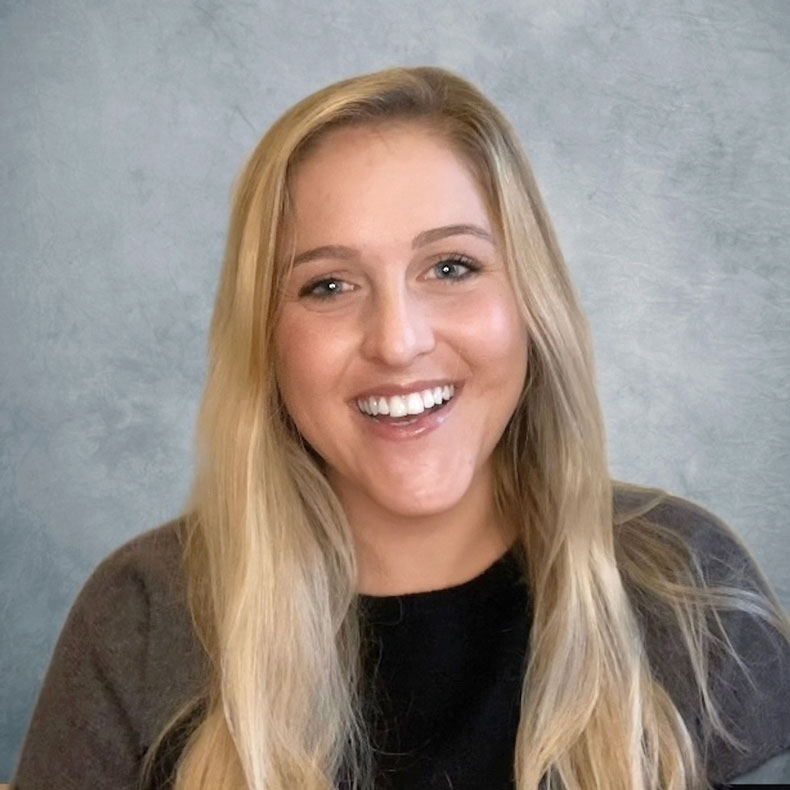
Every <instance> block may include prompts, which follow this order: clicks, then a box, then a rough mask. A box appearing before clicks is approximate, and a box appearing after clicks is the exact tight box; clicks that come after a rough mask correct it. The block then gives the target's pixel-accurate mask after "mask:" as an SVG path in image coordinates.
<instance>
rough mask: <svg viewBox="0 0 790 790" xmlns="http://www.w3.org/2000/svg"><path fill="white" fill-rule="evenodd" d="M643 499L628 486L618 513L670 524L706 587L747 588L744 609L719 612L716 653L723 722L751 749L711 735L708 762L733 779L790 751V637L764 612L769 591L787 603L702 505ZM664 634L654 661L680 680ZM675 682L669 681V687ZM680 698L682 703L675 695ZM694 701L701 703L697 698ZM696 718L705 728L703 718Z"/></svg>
mask: <svg viewBox="0 0 790 790" xmlns="http://www.w3.org/2000/svg"><path fill="white" fill-rule="evenodd" d="M654 493H655V492H654ZM640 501H642V502H646V501H647V499H646V495H642V496H641V499H640V495H639V494H638V492H636V491H633V490H626V491H624V492H622V493H621V494H620V495H619V497H618V494H617V491H616V493H615V513H616V514H617V512H618V509H619V511H621V512H622V511H625V512H632V511H633V512H636V513H637V514H638V515H644V516H645V517H646V518H647V519H649V520H650V521H651V522H654V523H657V524H659V525H661V526H662V527H665V528H668V529H670V530H671V531H672V532H673V533H676V534H678V535H679V536H681V537H682V538H683V539H684V542H685V543H686V545H687V546H688V547H689V549H690V550H691V551H692V553H693V554H694V557H695V559H696V562H697V563H698V566H699V569H700V571H701V573H702V575H703V577H704V580H705V584H706V585H707V586H710V587H719V586H721V587H731V588H736V589H737V590H739V591H741V592H742V593H745V595H743V596H739V597H740V598H741V601H742V602H743V603H744V604H745V608H744V609H743V610H741V609H721V608H719V609H717V614H718V618H719V623H720V628H719V626H718V625H716V626H715V627H714V633H715V635H716V636H717V638H718V639H720V640H721V641H720V642H716V643H714V645H713V649H712V650H711V652H710V655H709V661H710V667H709V678H710V690H711V692H712V695H713V699H714V701H715V703H716V705H717V707H718V709H719V712H720V714H721V716H722V722H723V724H724V725H725V727H726V728H727V729H728V730H729V731H730V732H731V733H732V734H733V735H734V736H735V737H736V738H737V739H738V740H740V741H742V742H743V745H744V750H743V751H741V750H738V749H737V748H736V747H734V746H733V745H731V744H729V743H727V742H726V741H724V740H723V739H721V738H720V737H719V736H718V735H717V734H714V735H712V736H711V737H710V738H709V739H707V740H708V745H707V753H706V755H705V761H706V764H707V766H708V771H709V776H710V779H711V781H714V782H726V781H730V780H732V779H735V778H738V777H740V776H742V775H743V774H745V773H747V772H748V771H751V770H753V769H755V768H757V767H758V766H761V765H763V764H764V763H765V762H766V761H767V760H768V759H770V758H771V757H774V756H776V755H779V754H781V753H782V752H785V751H787V750H790V640H788V638H787V637H786V636H785V635H784V634H782V633H781V631H779V630H778V629H777V628H776V627H775V626H774V625H773V624H772V623H771V622H769V621H768V620H766V619H765V618H764V617H762V616H760V614H758V612H759V611H760V609H761V608H762V607H761V605H760V602H761V601H765V597H766V596H767V597H768V598H770V599H771V600H773V601H776V602H777V603H778V604H779V606H780V607H781V603H779V602H778V601H777V599H776V598H775V593H774V591H773V589H772V587H771V584H770V582H769V581H768V579H767V578H766V576H765V574H764V573H763V571H762V569H761V568H760V566H759V563H758V561H757V559H756V558H755V556H754V554H753V552H752V551H751V549H750V548H749V547H748V546H747V544H746V543H745V542H744V540H743V539H742V538H741V537H740V536H739V535H738V534H737V533H736V532H735V531H734V530H733V529H732V528H731V527H730V526H729V525H728V524H727V523H726V522H725V521H724V520H722V519H721V518H719V517H718V516H717V515H715V514H714V513H712V512H711V511H710V510H707V509H706V508H704V507H702V506H701V505H699V504H697V503H695V502H692V501H690V500H688V499H684V498H682V497H678V496H673V495H671V494H664V495H663V496H662V497H655V496H654V497H653V500H652V504H651V505H649V506H648V507H646V508H644V507H643V508H640V506H639V503H640ZM658 633H659V632H653V637H654V638H651V633H650V632H648V645H647V647H648V651H649V652H650V653H651V660H652V662H653V663H654V665H656V664H659V663H660V664H664V666H663V667H662V671H660V672H659V675H661V676H663V678H665V679H667V680H670V679H672V678H676V679H677V678H678V674H680V673H679V672H677V671H675V670H673V669H672V668H671V667H667V666H666V664H665V663H664V660H667V661H669V662H675V666H676V667H682V666H684V662H683V661H682V660H680V657H679V656H678V654H677V653H675V652H673V649H672V647H671V646H670V645H669V644H668V642H667V640H666V637H667V632H665V631H662V632H661V634H662V637H661V638H660V639H656V638H655V637H656V636H657V634H658ZM674 647H676V645H675V646H674ZM735 656H737V658H736V657H735ZM740 662H742V664H741V663H740ZM744 669H745V670H746V672H744ZM685 671H686V670H683V673H685ZM673 683H674V680H670V685H671V684H673ZM677 688H678V689H685V690H686V691H687V690H688V689H689V688H690V687H689V686H688V685H687V684H684V683H683V682H682V681H681V682H679V683H678V684H677ZM668 690H669V691H670V692H672V691H673V689H672V688H670V689H668ZM684 695H685V691H680V696H684ZM673 696H674V695H673ZM695 696H696V695H695ZM678 701H683V700H678V698H677V697H675V702H676V703H677V702H678ZM687 702H688V703H689V705H690V706H693V707H694V708H698V707H699V703H698V702H693V701H687ZM693 715H694V718H695V719H696V724H697V725H699V724H700V720H699V716H697V715H696V713H695V714H693ZM782 778H785V779H790V776H788V777H782Z"/></svg>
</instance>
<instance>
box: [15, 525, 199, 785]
mask: <svg viewBox="0 0 790 790" xmlns="http://www.w3.org/2000/svg"><path fill="white" fill-rule="evenodd" d="M183 532H184V524H183V522H182V521H180V520H179V521H174V522H171V523H169V524H165V525H163V526H161V527H158V528H156V529H153V530H150V531H148V532H145V533H143V534H142V535H140V536H138V537H136V538H134V539H133V540H131V541H129V542H128V543H126V544H124V545H123V546H121V547H120V548H119V549H117V550H116V551H114V552H113V553H112V554H111V555H110V556H109V557H107V558H106V559H105V560H103V561H102V562H101V563H100V564H99V565H98V567H97V568H96V570H95V571H94V572H93V573H92V574H91V576H90V578H89V579H88V581H87V582H86V583H85V585H84V586H83V588H82V590H81V591H80V593H79V595H78V596H77V599H76V601H75V602H74V605H73V606H72V608H71V610H70V612H69V615H68V617H67V619H66V624H65V625H64V627H63V629H62V631H61V633H60V636H59V638H58V642H57V645H56V646H55V652H54V654H53V656H52V660H51V662H50V665H49V669H48V670H47V675H46V677H45V679H44V683H43V685H42V687H41V691H40V693H39V697H38V701H37V703H36V707H35V709H34V712H33V718H32V720H31V722H30V726H29V729H28V732H27V736H26V738H25V743H24V744H23V748H22V752H21V755H20V760H19V764H18V768H17V777H16V781H17V783H18V786H19V787H20V788H26V787H51V786H52V787H54V786H56V785H57V786H60V787H64V788H71V787H75V788H76V787H88V786H89V787H95V788H104V787H107V788H109V787H113V788H126V787H129V788H131V787H133V786H135V785H136V783H137V777H138V775H139V770H140V762H139V761H140V758H141V755H142V754H144V753H145V751H146V750H147V748H148V747H149V746H150V745H151V743H152V741H153V739H154V738H156V736H157V735H158V734H159V732H160V731H161V730H162V728H163V727H164V726H165V724H166V723H167V722H168V721H169V720H170V718H171V717H172V716H173V715H174V714H176V713H177V712H178V711H179V710H180V708H181V707H182V706H183V705H185V704H186V703H187V702H189V701H190V700H192V699H193V698H194V697H195V696H197V695H198V694H199V693H200V691H201V684H202V681H203V678H204V672H205V668H206V664H205V659H204V657H203V652H202V648H201V647H200V646H199V643H198V640H197V639H196V637H195V634H194V632H193V630H192V626H191V618H190V615H189V611H188V607H187V604H186V595H185V593H186V584H185V574H184V569H183V563H182V559H181V558H182V537H183ZM52 754H60V755H62V756H63V759H62V760H61V761H60V762H57V763H56V762H53V761H52V759H51V755H52Z"/></svg>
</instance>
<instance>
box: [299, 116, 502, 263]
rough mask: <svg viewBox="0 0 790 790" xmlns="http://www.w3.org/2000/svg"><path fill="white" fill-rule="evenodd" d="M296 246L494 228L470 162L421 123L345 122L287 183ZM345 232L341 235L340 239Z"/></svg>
mask: <svg viewBox="0 0 790 790" xmlns="http://www.w3.org/2000/svg"><path fill="white" fill-rule="evenodd" d="M289 189H290V195H291V204H292V217H291V218H290V219H291V221H290V222H289V223H288V224H289V226H290V228H291V230H292V232H293V234H294V237H295V238H294V242H295V244H296V247H297V249H298V248H301V247H302V246H305V245H310V244H313V243H322V244H323V243H335V242H336V243H357V244H360V245H365V244H369V245H373V246H375V245H376V244H385V243H397V242H399V241H403V240H404V239H406V238H407V237H408V241H411V239H412V238H413V236H414V235H416V234H417V233H419V232H421V231H423V230H426V229H428V228H431V227H440V226H443V225H451V224H462V223H470V224H471V223H474V224H478V225H480V226H483V227H486V228H488V229H490V228H491V221H490V216H489V212H488V209H487V206H486V201H485V197H484V195H483V192H482V190H481V188H480V186H479V184H478V183H477V181H476V179H475V177H474V176H473V174H472V171H471V170H470V168H469V167H468V166H467V164H466V161H465V160H464V159H463V158H462V157H461V156H459V154H458V153H457V152H456V150H455V149H454V148H453V147H452V146H451V145H450V144H449V143H448V142H447V141H446V140H444V139H443V138H442V137H441V136H440V135H439V134H438V133H437V132H435V131H433V130H431V129H430V128H427V127H425V126H423V125H418V124H416V123H387V124H376V125H367V126H356V127H345V128H340V129H336V130H333V131H331V132H329V133H327V134H326V136H325V137H324V138H323V139H322V140H320V141H319V142H318V143H317V144H316V146H315V147H314V148H313V149H311V151H310V153H309V154H308V155H307V156H306V158H305V159H304V160H303V161H302V162H300V163H299V165H298V166H297V167H296V169H295V172H294V173H293V176H292V178H291V181H290V185H289ZM341 237H342V238H341Z"/></svg>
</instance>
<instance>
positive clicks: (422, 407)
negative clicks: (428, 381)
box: [357, 384, 455, 425]
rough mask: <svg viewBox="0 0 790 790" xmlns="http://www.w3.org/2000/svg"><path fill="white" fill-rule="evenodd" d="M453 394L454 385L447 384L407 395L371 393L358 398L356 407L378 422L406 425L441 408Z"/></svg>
mask: <svg viewBox="0 0 790 790" xmlns="http://www.w3.org/2000/svg"><path fill="white" fill-rule="evenodd" d="M454 396H455V386H454V385H453V384H447V385H445V386H444V387H433V388H432V389H426V390H421V391H420V392H410V393H408V394H407V395H392V396H389V397H385V396H383V395H380V396H376V395H373V396H371V397H368V398H359V399H358V400H357V408H358V409H359V411H360V412H361V413H362V414H364V415H365V416H366V417H369V418H371V419H374V420H377V421H378V422H397V423H401V424H404V425H408V424H410V423H412V422H415V421H416V420H417V419H419V418H420V417H422V416H423V415H425V414H429V413H432V412H436V411H439V410H441V409H442V408H444V407H445V406H446V405H447V404H448V403H449V402H450V401H451V400H452V399H453V397H454Z"/></svg>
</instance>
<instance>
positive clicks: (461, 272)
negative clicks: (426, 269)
mask: <svg viewBox="0 0 790 790" xmlns="http://www.w3.org/2000/svg"><path fill="white" fill-rule="evenodd" d="M479 270H480V266H479V265H478V264H476V263H475V262H474V261H473V260H471V259H470V258H467V257H466V256H465V255H458V256H455V257H452V258H446V259H444V260H442V261H439V262H438V263H435V264H434V265H433V272H434V273H435V276H436V279H437V280H465V279H466V278H467V277H469V276H471V275H472V274H474V273H475V272H477V271H479Z"/></svg>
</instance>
